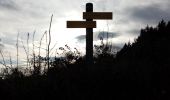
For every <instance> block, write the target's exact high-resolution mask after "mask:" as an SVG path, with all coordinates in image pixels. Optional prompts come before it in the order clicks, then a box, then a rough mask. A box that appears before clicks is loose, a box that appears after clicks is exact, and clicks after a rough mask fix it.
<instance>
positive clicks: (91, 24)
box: [67, 21, 96, 28]
mask: <svg viewBox="0 0 170 100" xmlns="http://www.w3.org/2000/svg"><path fill="white" fill-rule="evenodd" d="M67 28H96V21H67Z"/></svg>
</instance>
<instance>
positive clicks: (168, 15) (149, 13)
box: [128, 5, 170, 24]
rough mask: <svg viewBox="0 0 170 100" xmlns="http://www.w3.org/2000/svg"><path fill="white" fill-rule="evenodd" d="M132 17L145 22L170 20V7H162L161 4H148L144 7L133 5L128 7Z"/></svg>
mask: <svg viewBox="0 0 170 100" xmlns="http://www.w3.org/2000/svg"><path fill="white" fill-rule="evenodd" d="M128 10H129V11H130V12H131V14H130V16H129V17H130V19H132V20H134V21H140V22H144V23H148V24H149V23H154V22H157V21H160V20H161V19H164V20H170V12H169V11H170V8H164V9H163V8H161V7H160V6H159V5H148V6H142V7H133V8H130V9H128Z"/></svg>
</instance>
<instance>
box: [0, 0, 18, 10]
mask: <svg viewBox="0 0 170 100" xmlns="http://www.w3.org/2000/svg"><path fill="white" fill-rule="evenodd" d="M0 8H1V9H10V10H17V9H18V6H17V4H16V3H15V2H14V1H12V0H0Z"/></svg>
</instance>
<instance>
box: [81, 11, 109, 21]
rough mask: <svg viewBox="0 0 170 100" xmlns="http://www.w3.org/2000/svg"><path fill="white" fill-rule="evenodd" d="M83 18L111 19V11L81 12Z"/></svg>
mask: <svg viewBox="0 0 170 100" xmlns="http://www.w3.org/2000/svg"><path fill="white" fill-rule="evenodd" d="M83 19H101V20H102V19H105V20H109V19H112V12H83Z"/></svg>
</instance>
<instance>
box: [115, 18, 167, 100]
mask: <svg viewBox="0 0 170 100" xmlns="http://www.w3.org/2000/svg"><path fill="white" fill-rule="evenodd" d="M169 43H170V22H168V23H166V22H164V21H163V20H162V21H161V22H160V23H159V24H158V26H157V27H155V28H153V27H149V26H147V27H146V28H145V29H142V30H141V34H140V36H139V37H138V38H137V39H136V40H135V42H134V43H132V44H131V43H128V44H125V45H124V47H123V48H122V50H121V51H120V52H118V53H117V56H116V57H117V58H116V60H117V62H116V65H117V67H118V68H119V69H120V72H121V73H122V77H123V76H124V77H126V78H128V79H129V80H131V81H135V82H137V83H136V84H138V85H139V84H141V85H142V86H141V85H140V86H141V87H138V89H142V90H143V89H145V91H143V93H144V92H145V93H147V92H148V96H149V97H154V96H155V100H163V99H165V98H166V99H169V90H170V85H169V83H170V80H169V79H170V67H169V66H170V52H169V51H170V45H169ZM133 84H134V85H136V84H135V83H133ZM143 93H141V94H143ZM145 93H144V94H145ZM162 97H164V98H162ZM166 99H165V100H166Z"/></svg>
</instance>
